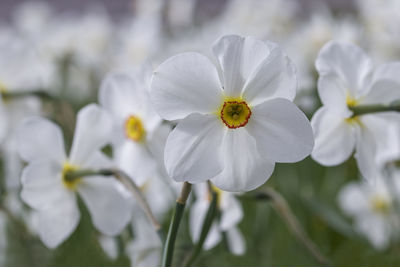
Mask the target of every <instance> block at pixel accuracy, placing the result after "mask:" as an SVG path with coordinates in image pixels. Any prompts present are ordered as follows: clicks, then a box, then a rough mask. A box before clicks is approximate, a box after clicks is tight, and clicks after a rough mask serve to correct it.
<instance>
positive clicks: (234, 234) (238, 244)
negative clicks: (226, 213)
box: [226, 227, 246, 255]
mask: <svg viewBox="0 0 400 267" xmlns="http://www.w3.org/2000/svg"><path fill="white" fill-rule="evenodd" d="M226 238H227V239H228V247H229V250H230V251H231V252H232V253H233V254H235V255H243V254H244V253H245V252H246V242H245V240H244V238H243V235H242V233H241V232H240V231H239V229H238V228H237V227H232V228H231V229H229V230H228V231H226Z"/></svg>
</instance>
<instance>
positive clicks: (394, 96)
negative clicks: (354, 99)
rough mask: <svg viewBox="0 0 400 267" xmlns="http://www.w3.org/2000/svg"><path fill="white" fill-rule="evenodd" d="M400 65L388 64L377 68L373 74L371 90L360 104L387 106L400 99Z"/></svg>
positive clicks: (396, 63) (397, 63)
mask: <svg viewBox="0 0 400 267" xmlns="http://www.w3.org/2000/svg"><path fill="white" fill-rule="evenodd" d="M399 73H400V63H399V62H395V63H388V64H384V65H382V66H380V67H378V68H377V69H376V70H375V71H374V74H373V77H372V81H371V89H370V91H369V92H368V94H367V95H366V96H365V98H363V99H362V104H389V103H390V102H392V101H395V100H399V99H400V89H399V88H400V75H399Z"/></svg>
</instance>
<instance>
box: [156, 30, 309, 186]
mask: <svg viewBox="0 0 400 267" xmlns="http://www.w3.org/2000/svg"><path fill="white" fill-rule="evenodd" d="M213 52H214V55H215V57H216V59H217V61H218V64H213V63H212V61H210V59H208V58H207V57H205V56H203V55H200V54H198V53H184V54H179V55H176V56H174V57H172V58H170V59H169V60H167V61H165V62H164V63H163V64H161V65H160V66H159V67H158V68H157V70H156V71H155V72H154V75H153V78H152V84H151V89H150V96H151V98H152V101H153V103H154V107H155V108H156V110H157V111H158V112H159V114H160V115H161V116H162V117H163V118H165V119H167V120H179V119H181V121H179V123H178V125H177V126H176V128H175V129H174V130H173V131H172V132H171V134H170V135H169V137H168V140H167V143H166V148H165V166H166V169H167V172H168V174H169V175H170V176H171V177H172V178H174V179H175V180H176V181H188V182H190V183H199V182H203V181H205V180H208V179H211V181H212V182H213V183H214V184H215V185H216V186H217V187H219V188H221V189H223V190H227V191H248V190H252V189H254V188H256V187H258V186H260V185H262V184H263V183H264V182H265V181H266V180H267V179H268V178H269V177H270V175H271V174H272V172H273V169H274V164H275V162H296V161H299V160H302V159H303V158H305V157H306V156H307V155H309V153H310V152H311V150H312V147H313V136H312V129H311V126H310V124H309V122H308V120H307V118H306V117H305V115H304V114H303V113H302V112H301V111H300V110H299V109H298V108H297V107H296V106H295V105H294V104H293V103H292V102H291V101H292V100H293V98H294V96H295V94H296V75H295V70H294V66H293V65H292V63H291V62H290V60H289V59H288V58H287V57H286V56H285V55H284V54H283V53H282V51H281V50H280V49H279V48H278V47H277V45H275V44H272V43H265V42H262V41H259V40H256V39H254V38H250V37H247V38H243V37H240V36H236V35H231V36H225V37H222V38H221V39H220V40H218V41H217V43H216V44H215V45H214V47H213Z"/></svg>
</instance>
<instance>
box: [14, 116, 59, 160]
mask: <svg viewBox="0 0 400 267" xmlns="http://www.w3.org/2000/svg"><path fill="white" fill-rule="evenodd" d="M17 140H18V152H19V154H20V156H21V158H22V159H24V160H25V161H32V160H35V159H49V160H52V161H54V162H57V163H63V162H64V161H65V158H66V156H65V148H64V139H63V135H62V132H61V129H60V127H58V126H57V125H56V124H54V123H52V122H51V121H49V120H47V119H44V118H40V117H32V118H28V119H26V120H24V121H23V122H22V124H21V125H20V127H19V128H18V130H17Z"/></svg>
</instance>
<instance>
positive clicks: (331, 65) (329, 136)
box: [311, 42, 400, 179]
mask: <svg viewBox="0 0 400 267" xmlns="http://www.w3.org/2000/svg"><path fill="white" fill-rule="evenodd" d="M316 68H317V70H318V72H319V74H320V77H319V80H318V92H319V96H320V98H321V101H322V103H323V106H322V107H321V108H320V109H319V110H317V112H316V113H315V114H314V116H313V118H312V120H311V124H312V126H313V130H314V135H315V147H314V151H313V152H312V157H313V158H314V159H315V160H316V161H317V162H319V163H320V164H322V165H326V166H332V165H337V164H340V163H342V162H344V161H345V160H346V159H348V158H349V157H350V155H351V154H352V153H353V151H354V149H355V151H356V155H355V157H356V159H357V163H358V166H359V168H360V171H361V174H362V175H363V176H364V177H369V178H370V179H376V177H378V176H379V174H378V173H377V171H378V168H377V166H376V165H377V164H376V157H377V156H378V155H379V153H380V152H381V150H382V149H381V148H383V147H384V148H387V147H389V146H388V145H387V144H390V142H391V138H390V136H391V135H389V132H388V131H386V129H387V126H388V125H390V124H393V123H397V124H398V123H399V118H400V117H399V115H398V114H396V113H391V112H389V113H373V114H366V115H361V116H356V117H352V115H353V112H352V111H351V110H350V109H349V107H352V106H357V105H369V104H388V103H390V102H392V101H394V100H397V99H400V90H399V89H400V79H399V77H400V76H399V75H398V73H399V71H400V63H389V64H385V65H382V66H380V67H379V68H376V69H375V70H374V69H373V68H372V63H371V61H370V59H369V58H368V57H367V56H366V55H365V54H364V52H363V51H362V50H361V49H359V48H358V47H356V46H354V45H350V44H343V43H337V42H330V43H328V44H327V45H325V46H324V47H323V48H322V50H321V52H320V54H319V56H318V58H317V61H316Z"/></svg>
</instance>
